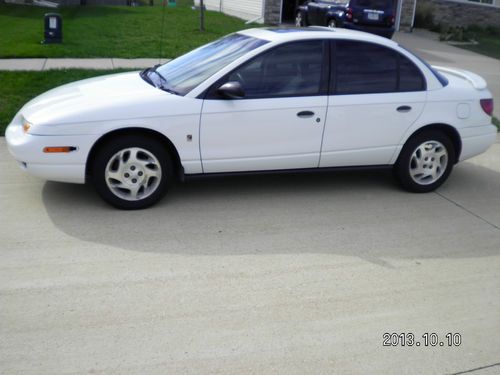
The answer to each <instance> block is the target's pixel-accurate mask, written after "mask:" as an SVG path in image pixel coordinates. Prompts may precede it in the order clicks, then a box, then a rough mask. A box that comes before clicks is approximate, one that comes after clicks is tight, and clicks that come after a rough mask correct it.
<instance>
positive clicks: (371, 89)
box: [331, 40, 425, 95]
mask: <svg viewBox="0 0 500 375" xmlns="http://www.w3.org/2000/svg"><path fill="white" fill-rule="evenodd" d="M332 63H333V64H334V69H333V72H334V74H333V77H332V82H331V92H333V93H335V94H337V95H350V94H374V93H390V92H400V91H421V90H425V80H424V77H423V76H422V73H421V72H420V70H419V69H418V68H417V67H416V66H415V64H413V62H411V61H410V60H408V59H407V58H406V57H405V56H403V55H401V54H400V53H398V52H397V51H395V50H392V49H390V48H387V47H384V46H380V45H377V44H374V43H367V42H357V41H347V40H345V41H344V40H341V41H337V42H335V47H334V48H332Z"/></svg>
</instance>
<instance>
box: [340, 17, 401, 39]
mask: <svg viewBox="0 0 500 375" xmlns="http://www.w3.org/2000/svg"><path fill="white" fill-rule="evenodd" d="M343 27H344V28H346V29H350V30H357V31H364V32H366V33H370V34H375V35H379V36H383V37H385V38H389V39H391V38H392V36H393V35H394V31H395V29H394V27H383V26H369V25H360V24H357V23H352V22H345V21H344V24H343Z"/></svg>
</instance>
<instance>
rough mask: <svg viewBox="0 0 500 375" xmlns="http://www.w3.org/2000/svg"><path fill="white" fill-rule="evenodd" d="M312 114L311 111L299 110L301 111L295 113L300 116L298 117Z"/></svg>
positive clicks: (306, 116) (307, 116) (311, 115)
mask: <svg viewBox="0 0 500 375" xmlns="http://www.w3.org/2000/svg"><path fill="white" fill-rule="evenodd" d="M313 116H314V112H313V111H301V112H299V113H297V117H300V118H309V117H313Z"/></svg>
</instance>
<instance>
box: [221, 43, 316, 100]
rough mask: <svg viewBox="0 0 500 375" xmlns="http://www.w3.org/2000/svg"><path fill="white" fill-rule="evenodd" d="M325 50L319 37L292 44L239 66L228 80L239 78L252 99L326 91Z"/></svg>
mask: <svg viewBox="0 0 500 375" xmlns="http://www.w3.org/2000/svg"><path fill="white" fill-rule="evenodd" d="M323 50H324V43H323V42H322V41H319V40H312V41H304V42H295V43H288V44H285V45H283V46H279V47H277V48H274V49H272V50H271V51H268V52H264V53H263V54H262V55H259V56H257V57H256V58H254V59H252V60H251V61H250V62H249V63H246V64H245V65H243V66H242V67H240V68H237V69H236V70H234V71H233V72H232V73H231V74H229V76H228V77H226V79H225V81H227V82H228V81H239V82H240V83H241V85H242V86H243V90H244V91H245V98H249V99H251V98H268V97H284V96H309V95H318V94H320V93H321V92H322V91H324V90H323V86H324V85H322V82H324V81H325V80H322V74H323V57H324V54H323Z"/></svg>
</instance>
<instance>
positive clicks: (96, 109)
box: [20, 72, 175, 125]
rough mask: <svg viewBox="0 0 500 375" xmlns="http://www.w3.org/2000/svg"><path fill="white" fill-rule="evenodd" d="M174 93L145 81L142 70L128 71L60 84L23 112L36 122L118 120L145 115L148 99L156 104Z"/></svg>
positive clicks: (64, 122)
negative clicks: (140, 72)
mask: <svg viewBox="0 0 500 375" xmlns="http://www.w3.org/2000/svg"><path fill="white" fill-rule="evenodd" d="M61 74H62V73H61ZM174 96H175V95H172V94H169V93H167V92H165V91H162V90H159V89H157V88H156V87H154V86H152V85H150V84H149V83H147V82H145V81H144V80H143V79H142V78H141V76H140V75H139V72H128V73H119V74H112V75H106V76H100V77H95V78H90V79H85V80H82V81H77V82H73V83H69V84H66V85H63V86H60V87H57V88H55V89H52V90H50V91H47V92H45V93H44V94H42V95H40V96H38V97H36V98H34V99H33V100H31V101H30V102H28V103H26V105H25V106H24V107H23V108H22V109H21V111H20V113H21V114H22V115H23V116H24V118H25V119H26V120H28V121H29V122H31V123H33V124H36V125H60V124H68V123H75V122H78V123H82V122H89V121H106V120H119V119H122V118H133V117H135V116H139V117H140V116H141V115H142V116H144V113H145V108H144V105H145V104H146V103H148V108H150V107H152V108H154V106H153V104H154V103H155V102H156V101H158V100H162V101H164V100H166V99H167V98H169V97H174ZM151 115H154V114H151Z"/></svg>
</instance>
